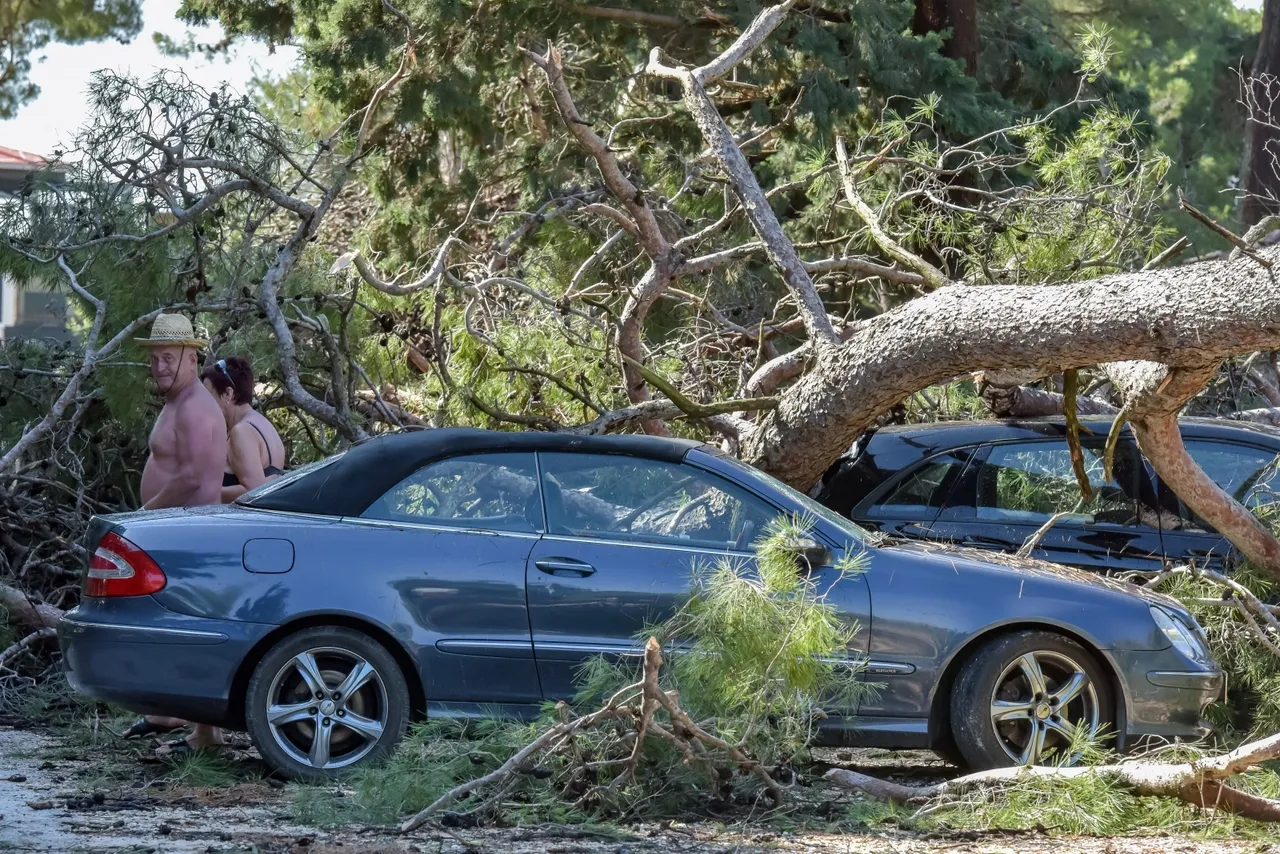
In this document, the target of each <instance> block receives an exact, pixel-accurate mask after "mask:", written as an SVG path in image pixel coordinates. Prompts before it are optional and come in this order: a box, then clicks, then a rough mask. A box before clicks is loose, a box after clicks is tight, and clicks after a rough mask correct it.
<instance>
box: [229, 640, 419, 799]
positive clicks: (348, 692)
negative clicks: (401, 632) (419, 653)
mask: <svg viewBox="0 0 1280 854" xmlns="http://www.w3.org/2000/svg"><path fill="white" fill-rule="evenodd" d="M408 699H409V692H408V688H407V685H406V683H405V680H404V675H403V674H402V673H401V672H400V668H399V667H398V666H397V664H396V662H395V659H393V658H392V657H391V656H390V654H388V652H387V651H386V649H385V648H383V647H382V645H381V644H379V643H378V642H377V641H374V640H373V639H372V638H370V637H368V636H367V635H364V634H361V633H359V632H355V631H352V630H350V629H343V628H337V627H333V628H328V627H325V628H318V629H306V630H304V631H302V632H299V633H298V634H296V635H291V636H290V637H287V638H285V639H284V640H282V641H281V642H280V643H279V644H277V645H276V646H275V647H274V648H273V649H272V650H271V651H270V652H268V653H267V655H266V656H265V657H264V658H263V659H262V661H261V662H260V663H259V664H258V667H257V669H256V670H255V671H254V675H253V678H252V680H251V681H250V684H249V690H248V694H247V697H246V703H247V708H246V710H245V711H246V718H247V720H248V723H249V732H250V735H251V736H253V740H254V743H255V744H256V745H257V747H258V750H259V752H261V753H262V755H263V758H264V759H266V760H267V761H268V762H270V763H271V764H272V765H273V766H275V767H276V768H277V769H279V770H280V771H282V772H283V773H285V774H286V775H288V776H290V777H295V778H299V779H312V780H315V779H326V778H329V777H333V776H336V775H337V774H338V773H340V772H342V771H344V770H346V769H349V768H352V767H353V766H355V765H357V764H362V763H365V762H367V761H372V760H374V759H377V758H381V757H383V756H385V755H386V754H388V753H389V752H390V751H391V750H392V749H393V748H394V747H395V745H396V743H397V742H399V741H400V739H401V738H402V737H403V735H404V731H405V728H406V726H407V724H408V716H409V709H408V704H409V703H408Z"/></svg>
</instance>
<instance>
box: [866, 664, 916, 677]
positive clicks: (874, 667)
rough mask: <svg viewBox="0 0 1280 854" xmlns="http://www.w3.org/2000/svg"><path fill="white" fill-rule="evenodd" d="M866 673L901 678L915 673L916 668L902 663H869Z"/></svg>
mask: <svg viewBox="0 0 1280 854" xmlns="http://www.w3.org/2000/svg"><path fill="white" fill-rule="evenodd" d="M866 672H867V673H875V674H883V675H892V676H901V675H905V674H907V673H915V672H916V666H915V665H914V664H905V663H903V662H901V661H868V662H867V667H866Z"/></svg>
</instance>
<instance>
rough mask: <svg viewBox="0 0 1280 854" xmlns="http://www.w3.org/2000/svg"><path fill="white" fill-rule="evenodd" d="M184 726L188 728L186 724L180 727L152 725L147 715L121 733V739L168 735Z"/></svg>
mask: <svg viewBox="0 0 1280 854" xmlns="http://www.w3.org/2000/svg"><path fill="white" fill-rule="evenodd" d="M183 726H186V724H179V725H178V726H162V725H160V724H157V723H152V722H151V721H149V720H147V718H146V715H143V716H142V717H140V718H138V719H137V720H136V721H134V722H133V726H131V727H129V728H128V729H127V730H125V731H124V732H122V733H120V737H121V738H125V739H128V738H141V737H143V736H145V735H168V734H169V733H171V732H173V731H174V730H175V729H182V727H183Z"/></svg>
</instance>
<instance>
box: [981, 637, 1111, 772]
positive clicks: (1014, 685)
mask: <svg viewBox="0 0 1280 854" xmlns="http://www.w3.org/2000/svg"><path fill="white" fill-rule="evenodd" d="M1101 717H1102V714H1101V708H1100V704H1099V702H1098V692H1097V690H1095V688H1094V685H1093V682H1092V680H1090V678H1089V675H1088V673H1086V672H1085V670H1084V668H1083V667H1081V666H1080V664H1079V663H1077V662H1076V661H1074V660H1073V659H1072V658H1071V657H1070V656H1067V655H1064V654H1062V653H1060V652H1050V651H1038V652H1028V653H1026V654H1024V655H1021V656H1019V657H1018V658H1016V659H1014V660H1013V661H1012V662H1011V663H1010V664H1009V665H1008V666H1006V667H1005V669H1004V671H1003V672H1002V673H1001V674H1000V678H998V679H997V680H996V683H995V690H994V691H993V692H992V697H991V724H992V726H993V727H994V728H995V732H996V735H997V736H998V739H999V742H1000V746H1001V747H1002V748H1003V749H1004V752H1005V753H1006V754H1008V756H1009V758H1010V759H1012V760H1013V761H1014V762H1016V763H1017V764H1019V765H1035V764H1037V763H1040V762H1042V761H1044V760H1045V759H1046V758H1055V759H1056V758H1061V757H1062V756H1063V755H1065V753H1066V751H1068V750H1070V749H1071V746H1072V744H1073V741H1074V738H1075V735H1076V733H1077V732H1078V731H1079V730H1080V729H1084V731H1085V732H1087V733H1088V734H1089V735H1090V736H1094V735H1097V734H1098V731H1099V726H1100V721H1101ZM1078 759H1079V755H1078V754H1074V755H1071V756H1069V757H1068V762H1069V763H1070V762H1075V761H1077V760H1078Z"/></svg>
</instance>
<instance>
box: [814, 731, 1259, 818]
mask: <svg viewBox="0 0 1280 854" xmlns="http://www.w3.org/2000/svg"><path fill="white" fill-rule="evenodd" d="M1277 756H1280V734H1278V735H1272V736H1269V737H1267V738H1264V739H1261V740H1259V741H1253V742H1250V743H1248V744H1245V745H1243V746H1241V747H1238V748H1236V749H1235V750H1233V751H1231V752H1230V753H1226V754H1223V755H1221V756H1211V757H1205V758H1202V759H1197V760H1195V761H1192V762H1178V763H1157V762H1127V763H1126V762H1122V763H1118V764H1114V765H1095V766H1091V767H1090V766H1085V767H1079V768H1058V767H1052V766H1036V767H1031V768H997V769H995V770H992V771H980V772H978V773H976V774H968V775H966V776H964V777H957V778H956V779H954V780H948V781H946V782H944V783H938V784H936V785H933V786H904V785H901V784H899V783H891V782H889V781H887V780H880V779H878V778H875V777H868V776H867V775H865V774H859V773H857V772H855V771H849V770H847V769H844V768H833V769H831V770H830V771H828V772H827V773H826V774H825V775H824V776H825V778H826V779H827V780H829V781H831V782H832V783H835V784H836V785H838V786H842V787H844V788H846V789H855V790H857V791H860V792H864V793H865V794H867V795H870V796H871V797H873V798H878V799H880V800H886V801H892V802H893V803H899V804H918V803H924V802H927V801H938V800H946V799H949V798H953V797H955V796H957V795H960V794H963V793H965V792H968V791H971V790H973V789H978V788H990V787H1012V786H1017V785H1020V784H1023V783H1026V782H1027V781H1029V780H1037V779H1038V780H1069V779H1078V778H1080V777H1090V778H1094V779H1098V780H1102V781H1106V782H1109V783H1112V784H1115V785H1118V786H1121V787H1123V788H1125V789H1128V790H1129V791H1131V792H1133V793H1134V794H1136V795H1147V796H1157V797H1165V798H1174V799H1177V800H1181V801H1185V802H1187V803H1189V804H1194V805H1195V806H1198V807H1205V808H1207V809H1214V810H1222V811H1224V812H1229V813H1234V814H1236V815H1239V816H1244V817H1245V818H1250V819H1253V820H1254V821H1280V800H1276V799H1273V798H1264V797H1262V796H1260V795H1254V794H1250V793H1248V792H1242V791H1240V790H1239V789H1235V788H1232V787H1231V786H1229V785H1227V784H1226V782H1225V781H1227V780H1229V779H1230V778H1232V777H1234V776H1235V775H1237V774H1240V773H1243V772H1245V771H1248V770H1249V769H1250V768H1252V767H1253V766H1255V765H1257V764H1258V763H1260V762H1265V761H1267V760H1269V759H1275V758H1276V757H1277Z"/></svg>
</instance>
